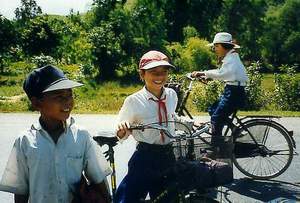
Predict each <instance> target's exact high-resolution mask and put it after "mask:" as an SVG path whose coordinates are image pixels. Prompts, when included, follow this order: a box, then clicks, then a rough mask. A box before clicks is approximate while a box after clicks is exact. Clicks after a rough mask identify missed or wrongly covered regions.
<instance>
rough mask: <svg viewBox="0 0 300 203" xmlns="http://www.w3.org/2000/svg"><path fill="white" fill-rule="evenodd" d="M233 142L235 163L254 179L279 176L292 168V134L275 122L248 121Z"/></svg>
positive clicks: (236, 134) (240, 169) (241, 170)
mask: <svg viewBox="0 0 300 203" xmlns="http://www.w3.org/2000/svg"><path fill="white" fill-rule="evenodd" d="M249 132H250V133H251V134H252V135H253V137H254V139H255V140H256V142H257V143H258V145H257V144H255V142H254V140H253V138H251V136H250V134H249ZM233 142H234V150H233V155H232V159H233V163H234V165H235V166H236V168H237V169H238V170H239V171H240V172H242V173H243V174H244V175H246V176H248V177H251V178H254V179H259V180H268V179H272V178H275V177H278V176H279V175H281V174H282V173H284V172H285V171H286V170H287V169H288V167H289V166H290V164H291V162H292V159H293V145H292V142H291V139H290V137H289V134H288V133H287V132H286V131H284V130H283V129H282V128H280V127H279V126H278V125H277V124H276V123H274V122H273V121H269V120H261V119H257V120H256V119H254V120H250V121H248V122H246V123H244V124H243V127H240V128H239V130H238V132H237V133H235V135H234V137H233ZM247 150H248V151H247Z"/></svg>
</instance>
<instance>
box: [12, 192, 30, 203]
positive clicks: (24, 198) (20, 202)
mask: <svg viewBox="0 0 300 203" xmlns="http://www.w3.org/2000/svg"><path fill="white" fill-rule="evenodd" d="M28 199H29V195H18V194H15V203H27V202H28Z"/></svg>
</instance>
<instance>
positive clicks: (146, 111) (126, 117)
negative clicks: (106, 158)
mask: <svg viewBox="0 0 300 203" xmlns="http://www.w3.org/2000/svg"><path fill="white" fill-rule="evenodd" d="M164 97H165V98H166V99H165V105H166V108H167V115H168V121H174V120H178V118H177V116H176V114H175V109H176V105H177V101H178V98H177V95H176V92H175V91H174V90H173V89H171V88H164V90H163V93H162V95H161V98H164ZM151 98H153V99H155V100H157V99H158V98H156V97H155V96H154V95H153V94H152V93H150V92H149V91H148V90H147V89H146V88H145V87H143V88H142V89H141V90H140V91H138V92H136V93H134V94H132V95H130V96H128V97H127V98H126V99H125V101H124V103H123V106H122V108H121V110H120V112H119V115H118V123H120V122H123V121H127V122H129V123H130V124H149V123H154V122H159V118H158V104H157V102H155V101H153V100H152V99H151ZM168 129H169V131H170V132H171V133H174V131H175V125H174V123H172V122H171V123H169V124H168ZM132 135H133V137H134V138H135V140H136V141H138V142H146V143H149V144H169V143H170V138H169V137H167V136H165V139H164V142H162V139H161V135H160V132H159V131H158V130H154V129H146V130H144V131H140V130H133V132H132ZM127 136H128V135H127ZM127 136H126V137H125V138H123V139H126V138H127Z"/></svg>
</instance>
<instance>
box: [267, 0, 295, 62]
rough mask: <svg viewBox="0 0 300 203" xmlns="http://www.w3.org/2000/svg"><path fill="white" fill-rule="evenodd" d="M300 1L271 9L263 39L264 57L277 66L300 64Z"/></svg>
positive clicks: (293, 1) (292, 1) (289, 0)
mask: <svg viewBox="0 0 300 203" xmlns="http://www.w3.org/2000/svg"><path fill="white" fill-rule="evenodd" d="M299 9H300V1H299V0H287V1H286V2H285V3H284V4H280V5H278V6H276V7H270V9H269V10H268V12H267V16H266V18H265V24H266V26H265V30H264V33H263V35H262V37H261V43H262V44H263V45H264V46H263V50H262V55H263V56H264V57H265V58H266V59H267V62H269V63H271V64H274V65H275V66H281V65H282V64H290V65H293V64H299V63H300V21H299V19H300V13H299Z"/></svg>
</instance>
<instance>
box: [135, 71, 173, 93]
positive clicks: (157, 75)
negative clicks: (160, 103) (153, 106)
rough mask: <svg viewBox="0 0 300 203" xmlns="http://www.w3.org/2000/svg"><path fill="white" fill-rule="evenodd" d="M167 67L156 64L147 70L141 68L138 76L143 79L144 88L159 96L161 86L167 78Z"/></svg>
mask: <svg viewBox="0 0 300 203" xmlns="http://www.w3.org/2000/svg"><path fill="white" fill-rule="evenodd" d="M168 74H169V68H168V67H166V66H158V67H155V68H152V69H149V70H141V71H140V76H141V78H142V80H144V81H145V85H146V88H147V90H148V91H149V92H151V93H152V94H153V95H155V96H156V97H157V98H160V95H161V93H162V88H163V86H164V85H165V84H166V82H167V80H168Z"/></svg>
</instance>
